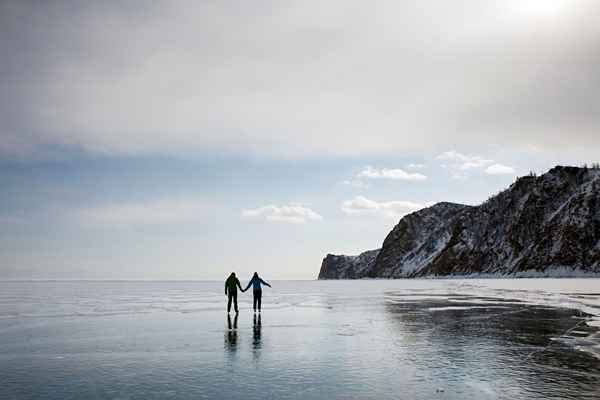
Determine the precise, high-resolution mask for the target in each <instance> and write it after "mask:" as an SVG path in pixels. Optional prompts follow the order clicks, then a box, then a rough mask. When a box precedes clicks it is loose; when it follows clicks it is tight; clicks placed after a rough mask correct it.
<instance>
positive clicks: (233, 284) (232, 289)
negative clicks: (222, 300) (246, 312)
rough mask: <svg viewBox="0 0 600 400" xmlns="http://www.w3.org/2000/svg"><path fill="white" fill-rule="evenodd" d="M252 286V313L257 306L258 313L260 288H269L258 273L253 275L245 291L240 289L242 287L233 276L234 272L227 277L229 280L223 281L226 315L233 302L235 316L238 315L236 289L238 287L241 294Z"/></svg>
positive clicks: (260, 296) (260, 297)
mask: <svg viewBox="0 0 600 400" xmlns="http://www.w3.org/2000/svg"><path fill="white" fill-rule="evenodd" d="M251 285H252V294H253V298H254V302H253V304H254V312H256V307H257V305H258V312H260V306H261V300H262V286H261V285H266V286H268V287H271V285H269V284H268V283H267V282H265V281H263V280H262V279H261V278H260V277H259V276H258V273H256V272H255V273H254V275H253V276H252V279H250V282H248V285H247V286H246V288H245V289H242V285H241V284H240V280H239V279H238V278H237V277H236V276H235V272H232V273H231V275H229V278H227V280H226V281H225V295H226V296H227V298H228V300H227V313H229V312H231V303H232V301H233V309H234V310H235V312H236V314H237V313H238V304H237V288H238V287H239V288H240V290H241V291H242V292H245V291H246V290H248V288H249V287H250V286H251Z"/></svg>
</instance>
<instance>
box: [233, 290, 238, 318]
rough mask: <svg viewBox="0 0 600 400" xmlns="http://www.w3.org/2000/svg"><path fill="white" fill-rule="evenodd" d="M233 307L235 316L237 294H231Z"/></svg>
mask: <svg viewBox="0 0 600 400" xmlns="http://www.w3.org/2000/svg"><path fill="white" fill-rule="evenodd" d="M233 307H234V309H235V312H236V314H237V313H238V306H237V293H234V294H233Z"/></svg>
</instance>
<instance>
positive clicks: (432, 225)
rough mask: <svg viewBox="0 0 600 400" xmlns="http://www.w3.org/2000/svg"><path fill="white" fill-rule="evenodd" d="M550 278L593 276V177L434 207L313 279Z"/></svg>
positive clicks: (573, 175)
mask: <svg viewBox="0 0 600 400" xmlns="http://www.w3.org/2000/svg"><path fill="white" fill-rule="evenodd" d="M366 254H368V255H369V256H373V255H375V259H374V260H373V261H371V259H370V258H369V257H365V255H366ZM361 257H363V258H362V259H361ZM556 271H561V275H562V276H564V275H580V274H582V273H600V170H598V169H588V168H576V167H562V166H557V167H555V168H553V169H551V170H550V171H549V172H547V173H546V174H544V175H542V176H539V177H536V176H525V177H521V178H519V179H517V181H516V182H515V183H513V184H512V185H511V186H510V187H509V188H508V189H507V190H505V191H503V192H501V193H500V194H498V195H496V196H494V197H491V198H490V199H489V200H487V201H486V202H485V203H483V204H481V205H479V206H465V205H461V204H453V203H438V204H436V205H434V206H432V207H429V208H425V209H423V210H420V211H417V212H414V213H412V214H409V215H407V216H405V217H403V218H402V219H401V220H400V222H399V223H398V224H397V225H396V226H395V227H394V229H393V230H392V231H391V232H390V233H389V234H388V236H387V237H386V238H385V240H384V242H383V246H382V248H381V250H373V251H371V252H366V253H363V254H361V255H360V256H357V257H347V256H327V257H326V258H325V259H324V260H323V265H322V267H321V273H320V274H319V278H320V279H336V278H337V279H343V278H348V279H353V278H364V277H370V278H376V277H377V278H413V277H424V276H450V275H457V276H460V275H472V274H484V275H491V274H493V275H513V276H519V275H527V273H529V274H537V275H539V276H544V275H547V276H550V275H552V274H554V273H556Z"/></svg>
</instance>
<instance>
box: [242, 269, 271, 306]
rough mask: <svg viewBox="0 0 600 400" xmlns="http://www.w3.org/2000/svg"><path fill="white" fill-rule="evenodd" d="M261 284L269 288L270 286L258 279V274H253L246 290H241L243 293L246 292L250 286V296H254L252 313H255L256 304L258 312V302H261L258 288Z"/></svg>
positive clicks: (260, 290) (260, 292) (259, 288)
mask: <svg viewBox="0 0 600 400" xmlns="http://www.w3.org/2000/svg"><path fill="white" fill-rule="evenodd" d="M261 284H263V285H267V286H268V287H271V285H269V284H268V283H267V282H265V281H263V280H262V279H260V277H259V276H258V273H256V272H255V273H254V275H253V276H252V279H250V282H248V286H246V288H245V289H244V290H243V292H245V291H246V290H248V288H249V287H250V285H252V294H253V295H254V312H256V305H257V304H258V312H260V302H261V300H262V288H261V286H260V285H261Z"/></svg>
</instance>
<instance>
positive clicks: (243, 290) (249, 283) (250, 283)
mask: <svg viewBox="0 0 600 400" xmlns="http://www.w3.org/2000/svg"><path fill="white" fill-rule="evenodd" d="M252 279H254V278H252ZM252 279H250V282H248V286H246V289H242V288H240V289H242V292H245V291H246V290H248V288H249V287H250V285H252Z"/></svg>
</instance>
